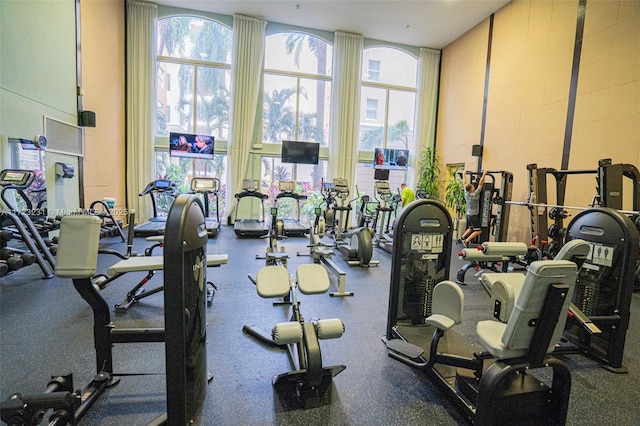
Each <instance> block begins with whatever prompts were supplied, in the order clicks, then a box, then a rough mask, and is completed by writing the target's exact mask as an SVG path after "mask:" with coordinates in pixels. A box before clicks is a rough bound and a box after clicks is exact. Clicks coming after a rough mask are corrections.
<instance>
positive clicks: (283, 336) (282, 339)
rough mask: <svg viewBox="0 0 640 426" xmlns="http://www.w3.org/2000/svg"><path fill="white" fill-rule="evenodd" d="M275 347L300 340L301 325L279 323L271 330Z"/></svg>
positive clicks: (290, 322) (292, 322)
mask: <svg viewBox="0 0 640 426" xmlns="http://www.w3.org/2000/svg"><path fill="white" fill-rule="evenodd" d="M271 336H272V337H273V342H274V343H275V344H276V345H288V344H290V343H298V342H299V341H300V340H302V324H300V323H299V322H295V321H289V322H279V323H278V324H276V325H275V326H274V327H273V330H271Z"/></svg>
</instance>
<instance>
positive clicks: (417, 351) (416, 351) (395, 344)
mask: <svg viewBox="0 0 640 426" xmlns="http://www.w3.org/2000/svg"><path fill="white" fill-rule="evenodd" d="M387 348H389V349H391V350H392V351H395V352H398V353H401V354H402V355H405V356H407V357H409V358H412V359H413V358H418V357H419V356H420V355H422V354H423V353H424V349H422V348H421V347H420V346H416V345H414V344H412V343H409V342H406V341H404V340H402V339H391V340H388V341H387Z"/></svg>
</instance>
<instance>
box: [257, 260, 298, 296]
mask: <svg viewBox="0 0 640 426" xmlns="http://www.w3.org/2000/svg"><path fill="white" fill-rule="evenodd" d="M289 290H291V284H289V271H287V268H285V267H284V266H281V265H271V266H265V267H264V268H260V270H259V271H258V275H257V276H256V291H257V292H258V294H259V295H260V297H263V298H265V299H270V298H275V297H284V296H286V295H287V294H289Z"/></svg>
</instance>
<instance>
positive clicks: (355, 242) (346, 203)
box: [322, 178, 380, 268]
mask: <svg viewBox="0 0 640 426" xmlns="http://www.w3.org/2000/svg"><path fill="white" fill-rule="evenodd" d="M322 193H323V196H324V198H325V204H326V206H327V207H326V212H325V220H326V224H327V227H328V228H329V232H328V234H329V236H330V237H332V238H333V239H334V240H335V242H336V246H337V247H338V249H339V250H340V251H341V252H342V254H343V256H344V257H345V260H346V262H347V264H349V266H361V267H363V268H367V267H369V266H373V265H377V264H378V263H380V262H379V261H377V260H371V257H372V256H373V238H372V236H371V231H370V230H369V228H367V227H357V228H347V226H348V225H347V224H348V223H349V216H350V213H351V209H352V203H353V202H354V201H355V200H357V199H358V197H356V198H354V199H349V183H348V181H347V180H346V179H343V178H335V179H333V184H332V185H328V184H323V186H322Z"/></svg>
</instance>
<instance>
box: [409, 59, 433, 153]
mask: <svg viewBox="0 0 640 426" xmlns="http://www.w3.org/2000/svg"><path fill="white" fill-rule="evenodd" d="M439 78H440V51H439V50H433V49H426V48H421V49H420V58H419V59H418V105H417V110H416V117H417V119H416V137H415V139H414V141H415V146H414V147H413V149H414V150H415V152H416V153H419V152H421V151H422V150H423V149H424V148H426V147H433V146H434V144H435V137H436V118H437V117H436V107H437V103H438V80H439Z"/></svg>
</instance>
